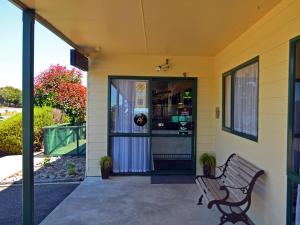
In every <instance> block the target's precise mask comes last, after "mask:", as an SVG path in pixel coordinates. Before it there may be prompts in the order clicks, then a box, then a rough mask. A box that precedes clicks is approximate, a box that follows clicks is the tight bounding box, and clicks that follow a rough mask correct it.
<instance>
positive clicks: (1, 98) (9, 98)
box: [0, 86, 22, 107]
mask: <svg viewBox="0 0 300 225" xmlns="http://www.w3.org/2000/svg"><path fill="white" fill-rule="evenodd" d="M0 105H2V106H9V107H21V106H22V91H21V90H20V89H18V88H14V87H11V86H7V87H2V88H0Z"/></svg>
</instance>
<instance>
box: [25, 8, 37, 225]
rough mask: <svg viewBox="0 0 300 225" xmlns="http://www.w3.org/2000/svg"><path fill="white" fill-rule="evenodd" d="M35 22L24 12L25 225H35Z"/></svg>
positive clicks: (26, 11) (30, 13)
mask: <svg viewBox="0 0 300 225" xmlns="http://www.w3.org/2000/svg"><path fill="white" fill-rule="evenodd" d="M34 21H35V11H34V10H33V9H25V10H23V50H22V51H23V59H22V78H23V81H22V87H23V88H22V92H23V110H22V114H23V121H22V124H23V195H22V198H23V206H22V207H23V225H33V224H34V180H33V140H34V133H33V113H34V112H33V107H34V105H33V89H34V74H33V73H34Z"/></svg>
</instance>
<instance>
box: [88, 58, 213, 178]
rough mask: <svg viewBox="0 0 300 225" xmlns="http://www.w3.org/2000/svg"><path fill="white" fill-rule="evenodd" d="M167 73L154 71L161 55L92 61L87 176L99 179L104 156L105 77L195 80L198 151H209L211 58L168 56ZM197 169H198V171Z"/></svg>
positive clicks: (210, 148)
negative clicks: (101, 160)
mask: <svg viewBox="0 0 300 225" xmlns="http://www.w3.org/2000/svg"><path fill="white" fill-rule="evenodd" d="M169 59H170V66H171V68H170V70H168V71H167V72H160V73H158V72H156V71H155V66H156V65H159V64H161V63H163V62H164V60H165V57H161V56H134V55H131V56H128V55H127V56H102V57H99V58H94V59H93V60H92V62H91V66H90V68H91V69H90V71H89V75H88V151H87V175H88V176H99V175H100V174H99V167H98V159H99V157H100V156H102V155H106V153H107V87H108V78H107V77H108V75H132V76H140V75H143V76H182V73H183V72H187V74H188V76H193V77H198V98H197V100H198V108H197V117H198V118H197V119H198V123H197V151H198V153H197V154H198V155H199V154H200V152H201V151H211V150H212V147H213V141H214V136H213V129H212V122H211V121H212V116H213V113H212V110H211V109H212V79H211V77H212V74H213V58H208V57H178V56H177V57H169ZM198 170H199V168H198Z"/></svg>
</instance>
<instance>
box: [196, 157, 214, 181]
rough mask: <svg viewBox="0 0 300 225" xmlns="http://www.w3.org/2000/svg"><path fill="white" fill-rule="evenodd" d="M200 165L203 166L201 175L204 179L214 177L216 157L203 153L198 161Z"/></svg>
mask: <svg viewBox="0 0 300 225" xmlns="http://www.w3.org/2000/svg"><path fill="white" fill-rule="evenodd" d="M199 162H200V164H202V166H203V174H204V176H206V177H213V176H215V168H216V157H215V156H214V155H212V154H209V153H203V154H202V155H201V156H200V159H199Z"/></svg>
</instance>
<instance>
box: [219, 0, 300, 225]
mask: <svg viewBox="0 0 300 225" xmlns="http://www.w3.org/2000/svg"><path fill="white" fill-rule="evenodd" d="M297 35H300V1H299V0H293V1H292V0H285V1H282V2H281V3H280V4H279V5H277V6H276V7H275V8H274V9H273V10H272V11H271V12H269V13H268V14H267V15H266V16H265V17H263V18H262V19H261V20H260V21H259V22H258V23H256V24H255V25H254V26H252V27H251V28H250V29H249V30H248V31H247V32H245V33H244V34H243V35H242V36H240V37H239V38H238V39H237V40H235V41H234V42H233V43H231V44H230V45H229V46H227V47H226V48H225V49H224V50H223V51H221V52H220V53H219V54H218V55H217V56H216V57H215V59H214V60H215V62H214V81H213V86H214V87H215V91H214V94H215V96H214V103H213V106H221V104H222V103H221V91H222V84H221V83H222V79H221V77H222V73H223V72H225V71H228V70H229V69H231V68H233V67H235V66H237V65H239V64H241V63H243V62H245V61H247V60H249V59H251V58H253V57H255V56H257V55H259V57H260V62H259V123H258V129H259V130H258V143H256V142H253V141H249V140H246V139H244V138H241V137H238V136H235V135H232V134H229V133H227V132H225V131H222V126H221V120H215V119H214V125H213V127H214V130H215V149H214V150H215V152H216V155H217V159H218V160H219V161H224V160H225V159H226V157H228V155H229V154H230V153H232V152H237V153H239V154H240V155H242V156H244V157H245V158H247V159H249V160H250V161H252V162H253V163H255V164H256V165H258V166H259V167H261V168H263V169H264V170H265V171H266V176H265V177H264V178H263V180H262V181H261V182H260V183H259V185H257V187H256V190H255V193H254V196H253V197H254V201H253V206H252V207H251V212H250V216H252V218H253V219H254V221H255V224H259V225H271V224H272V225H273V224H274V225H275V224H276V225H283V224H285V212H286V176H285V171H286V170H285V167H286V149H287V148H286V146H287V143H286V136H287V109H288V61H289V40H290V39H291V38H293V37H295V36H297Z"/></svg>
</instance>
